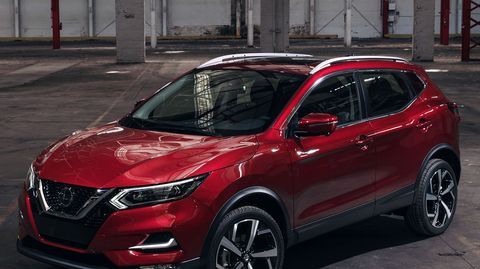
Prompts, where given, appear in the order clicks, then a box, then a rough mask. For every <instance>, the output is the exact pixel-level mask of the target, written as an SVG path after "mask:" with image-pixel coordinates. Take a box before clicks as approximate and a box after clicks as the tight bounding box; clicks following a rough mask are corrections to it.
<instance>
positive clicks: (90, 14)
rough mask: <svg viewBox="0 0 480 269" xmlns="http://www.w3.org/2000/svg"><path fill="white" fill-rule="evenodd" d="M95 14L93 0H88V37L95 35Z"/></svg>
mask: <svg viewBox="0 0 480 269" xmlns="http://www.w3.org/2000/svg"><path fill="white" fill-rule="evenodd" d="M93 16H94V15H93V0H88V37H94V36H95V32H94V31H95V30H94V26H93V24H94V19H93Z"/></svg>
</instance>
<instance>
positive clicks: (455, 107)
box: [447, 102, 463, 116]
mask: <svg viewBox="0 0 480 269" xmlns="http://www.w3.org/2000/svg"><path fill="white" fill-rule="evenodd" d="M447 106H448V109H450V111H452V112H453V113H455V114H456V115H457V116H460V112H459V111H458V109H459V108H461V107H463V106H462V105H459V104H457V103H455V102H448V103H447Z"/></svg>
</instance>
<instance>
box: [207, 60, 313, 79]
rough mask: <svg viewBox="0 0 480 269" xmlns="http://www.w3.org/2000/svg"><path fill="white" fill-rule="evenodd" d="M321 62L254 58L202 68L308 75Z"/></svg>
mask: <svg viewBox="0 0 480 269" xmlns="http://www.w3.org/2000/svg"><path fill="white" fill-rule="evenodd" d="M321 62H322V61H321V60H318V59H308V60H307V59H302V60H291V59H280V58H279V59H256V60H247V61H241V62H229V63H222V64H218V65H213V66H208V67H205V68H204V69H223V70H254V71H268V72H278V73H287V74H295V75H304V76H308V75H309V73H310V72H311V71H312V70H313V69H314V68H315V66H317V65H318V64H319V63H321Z"/></svg>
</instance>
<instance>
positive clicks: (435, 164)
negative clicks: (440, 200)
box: [417, 159, 458, 235]
mask: <svg viewBox="0 0 480 269" xmlns="http://www.w3.org/2000/svg"><path fill="white" fill-rule="evenodd" d="M429 164H430V165H427V166H426V170H425V171H424V173H423V175H422V178H421V182H420V184H419V188H418V191H417V195H421V197H422V199H421V201H422V203H421V205H420V206H419V209H421V210H422V214H420V215H421V216H422V222H423V224H424V228H425V229H426V230H427V231H428V232H429V233H430V234H432V235H438V234H442V233H443V232H445V230H447V229H448V227H449V226H450V223H451V222H452V220H453V217H454V216H455V211H456V208H457V202H458V180H457V177H456V175H455V172H454V171H453V169H452V167H451V166H450V165H449V164H448V163H447V162H446V161H444V160H440V159H433V160H431V161H430V162H429ZM439 169H445V170H447V171H448V172H449V173H450V174H451V175H452V177H453V181H454V182H455V183H454V184H455V188H454V195H455V203H454V205H453V208H452V215H451V217H450V218H449V219H448V220H447V221H446V223H445V225H444V226H443V227H441V228H437V227H434V226H433V225H432V223H431V222H430V220H429V218H428V216H427V208H426V206H427V202H426V192H427V188H428V187H429V184H430V178H431V177H432V176H433V175H434V173H435V172H436V171H438V170H439ZM418 201H420V199H418Z"/></svg>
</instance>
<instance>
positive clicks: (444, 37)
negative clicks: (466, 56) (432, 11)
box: [440, 0, 450, 45]
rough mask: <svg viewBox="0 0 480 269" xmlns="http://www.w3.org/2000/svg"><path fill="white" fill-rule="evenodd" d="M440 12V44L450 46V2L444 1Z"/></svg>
mask: <svg viewBox="0 0 480 269" xmlns="http://www.w3.org/2000/svg"><path fill="white" fill-rule="evenodd" d="M440 10H441V11H440V44H442V45H448V42H449V39H450V0H442V2H441V8H440Z"/></svg>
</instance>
